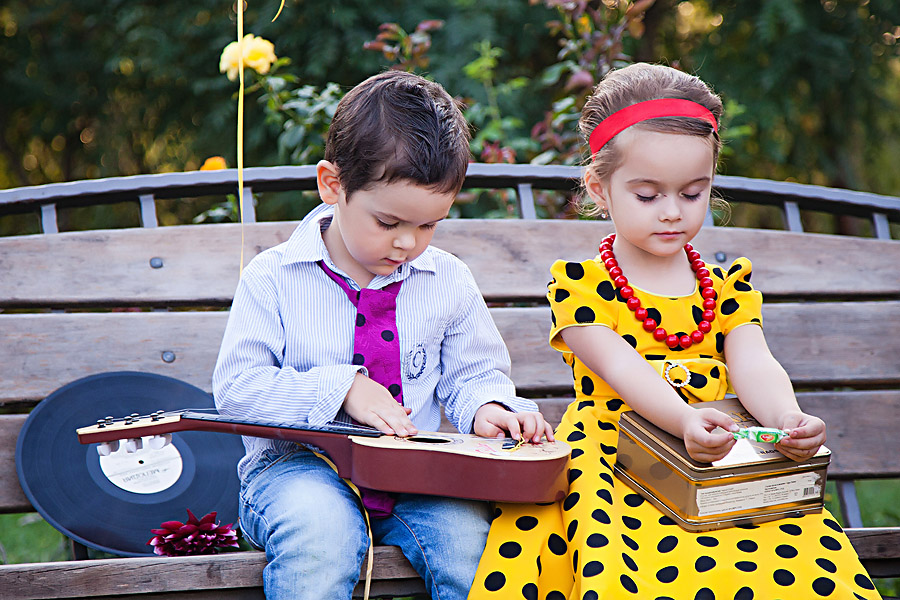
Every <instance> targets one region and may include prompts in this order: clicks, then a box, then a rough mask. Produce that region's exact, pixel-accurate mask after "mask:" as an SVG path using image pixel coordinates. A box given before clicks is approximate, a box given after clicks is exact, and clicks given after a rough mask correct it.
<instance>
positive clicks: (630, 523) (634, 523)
mask: <svg viewBox="0 0 900 600" xmlns="http://www.w3.org/2000/svg"><path fill="white" fill-rule="evenodd" d="M622 522H623V523H624V524H625V527H627V528H628V529H632V530H634V529H640V527H641V521H640V519H635V518H634V517H627V516H625V517H622Z"/></svg>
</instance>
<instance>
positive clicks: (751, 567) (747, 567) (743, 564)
mask: <svg viewBox="0 0 900 600" xmlns="http://www.w3.org/2000/svg"><path fill="white" fill-rule="evenodd" d="M734 566H735V567H736V568H737V570H738V571H743V572H744V573H752V572H753V571H755V570H756V563H755V562H750V561H749V560H741V561H738V562H736V563H734Z"/></svg>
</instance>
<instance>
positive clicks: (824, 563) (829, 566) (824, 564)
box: [816, 558, 837, 573]
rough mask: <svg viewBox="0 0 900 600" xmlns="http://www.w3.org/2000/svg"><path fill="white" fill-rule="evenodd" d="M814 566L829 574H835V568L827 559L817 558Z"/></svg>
mask: <svg viewBox="0 0 900 600" xmlns="http://www.w3.org/2000/svg"><path fill="white" fill-rule="evenodd" d="M816 564H817V565H819V566H820V567H822V569H824V570H826V571H828V572H829V573H837V566H835V564H834V563H833V562H831V561H830V560H828V559H827V558H817V559H816Z"/></svg>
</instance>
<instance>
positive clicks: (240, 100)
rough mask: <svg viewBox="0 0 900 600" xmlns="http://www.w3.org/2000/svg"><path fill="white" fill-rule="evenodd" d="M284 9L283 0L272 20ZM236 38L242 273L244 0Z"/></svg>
mask: <svg viewBox="0 0 900 600" xmlns="http://www.w3.org/2000/svg"><path fill="white" fill-rule="evenodd" d="M283 9H284V0H281V6H279V7H278V12H276V13H275V16H274V17H273V18H272V22H273V23H274V22H275V19H277V18H278V15H280V14H281V11H282V10H283ZM237 17H238V18H237V38H238V82H239V84H240V89H238V111H237V113H238V114H237V171H238V213H239V214H238V219H240V222H241V265H240V269H239V273H240V274H241V275H243V273H244V0H237Z"/></svg>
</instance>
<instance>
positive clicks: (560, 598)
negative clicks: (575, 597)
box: [547, 590, 566, 600]
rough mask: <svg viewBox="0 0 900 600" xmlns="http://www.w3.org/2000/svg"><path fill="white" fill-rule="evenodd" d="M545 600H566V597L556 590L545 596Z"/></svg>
mask: <svg viewBox="0 0 900 600" xmlns="http://www.w3.org/2000/svg"><path fill="white" fill-rule="evenodd" d="M547 600H566V595H565V594H563V593H562V592H557V591H556V590H554V591H552V592H550V593H549V594H547Z"/></svg>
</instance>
